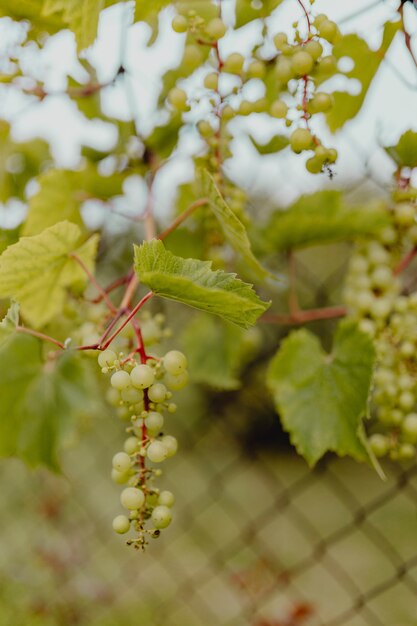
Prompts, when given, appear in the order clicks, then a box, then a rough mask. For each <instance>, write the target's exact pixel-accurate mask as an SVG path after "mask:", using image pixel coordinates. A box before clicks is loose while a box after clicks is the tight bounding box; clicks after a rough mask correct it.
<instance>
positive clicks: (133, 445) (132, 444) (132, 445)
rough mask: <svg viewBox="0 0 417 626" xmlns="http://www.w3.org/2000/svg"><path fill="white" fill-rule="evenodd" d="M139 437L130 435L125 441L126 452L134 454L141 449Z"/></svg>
mask: <svg viewBox="0 0 417 626" xmlns="http://www.w3.org/2000/svg"><path fill="white" fill-rule="evenodd" d="M139 444H140V442H139V439H138V438H137V437H128V439H126V441H125V442H124V445H123V448H124V451H125V452H126V454H134V453H135V452H137V451H138V449H139Z"/></svg>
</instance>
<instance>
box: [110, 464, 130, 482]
mask: <svg viewBox="0 0 417 626" xmlns="http://www.w3.org/2000/svg"><path fill="white" fill-rule="evenodd" d="M129 478H130V474H129V473H128V472H119V471H118V470H116V469H114V468H113V469H112V471H111V479H112V481H113V482H114V483H116V484H117V485H124V484H125V483H127V481H128V480H129Z"/></svg>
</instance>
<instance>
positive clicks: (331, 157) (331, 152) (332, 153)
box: [327, 148, 338, 163]
mask: <svg viewBox="0 0 417 626" xmlns="http://www.w3.org/2000/svg"><path fill="white" fill-rule="evenodd" d="M337 157H338V154H337V150H335V149H334V148H329V149H328V150H327V162H328V163H336V161H337Z"/></svg>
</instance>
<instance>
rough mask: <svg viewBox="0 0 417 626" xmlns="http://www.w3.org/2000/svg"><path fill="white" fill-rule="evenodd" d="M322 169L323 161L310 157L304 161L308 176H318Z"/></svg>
mask: <svg viewBox="0 0 417 626" xmlns="http://www.w3.org/2000/svg"><path fill="white" fill-rule="evenodd" d="M322 169H323V161H322V160H321V159H319V158H317V157H316V156H313V157H310V158H309V159H307V161H306V170H307V172H310V174H320V172H321V171H322Z"/></svg>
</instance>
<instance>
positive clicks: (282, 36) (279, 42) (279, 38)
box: [274, 33, 288, 50]
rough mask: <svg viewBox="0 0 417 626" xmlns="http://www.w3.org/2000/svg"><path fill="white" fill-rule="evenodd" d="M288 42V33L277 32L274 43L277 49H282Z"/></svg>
mask: <svg viewBox="0 0 417 626" xmlns="http://www.w3.org/2000/svg"><path fill="white" fill-rule="evenodd" d="M287 43H288V37H287V35H286V33H277V34H276V35H275V36H274V45H275V47H276V49H277V50H282V49H283V47H284V46H285V45H286V44H287Z"/></svg>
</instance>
